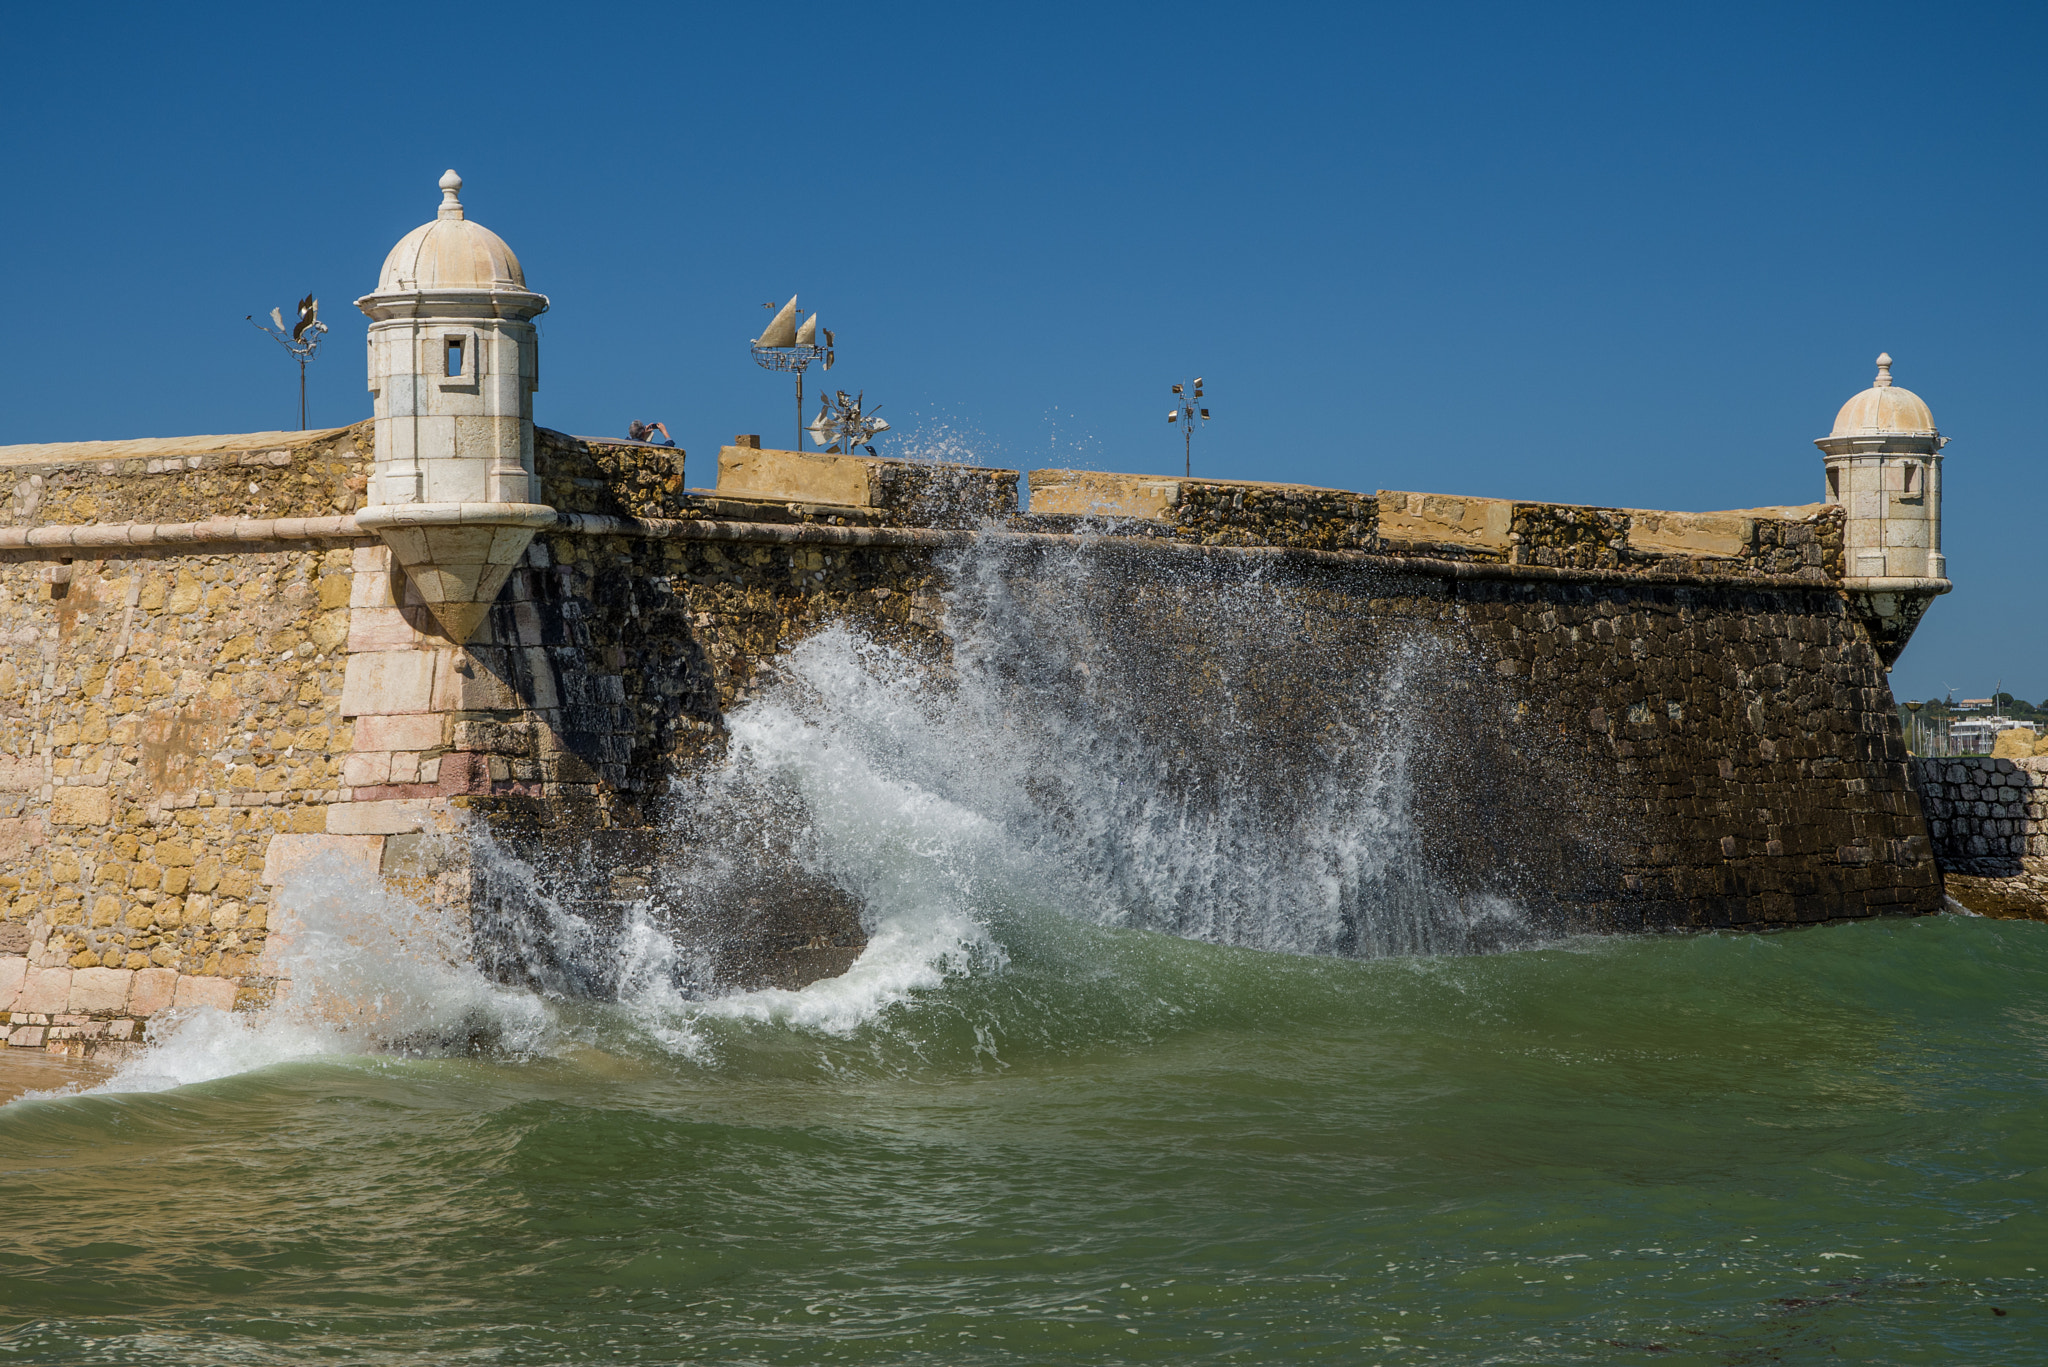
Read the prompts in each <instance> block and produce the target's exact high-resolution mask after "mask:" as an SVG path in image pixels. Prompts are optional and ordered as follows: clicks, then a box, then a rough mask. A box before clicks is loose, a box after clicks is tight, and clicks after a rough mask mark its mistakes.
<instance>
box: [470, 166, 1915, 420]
mask: <svg viewBox="0 0 2048 1367" xmlns="http://www.w3.org/2000/svg"><path fill="white" fill-rule="evenodd" d="M448 174H449V175H451V176H452V175H454V174H455V173H454V172H453V171H450V172H449V173H448ZM443 183H444V184H445V183H446V182H443ZM456 183H457V184H460V183H461V182H460V181H458V182H456ZM1891 386H1892V357H1891V353H1890V352H1888V351H1884V352H1879V353H1878V357H1877V378H1876V379H1875V380H1873V381H1871V388H1873V389H1890V388H1891Z"/></svg>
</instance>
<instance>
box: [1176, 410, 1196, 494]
mask: <svg viewBox="0 0 2048 1367" xmlns="http://www.w3.org/2000/svg"><path fill="white" fill-rule="evenodd" d="M1180 438H1181V460H1182V462H1183V463H1184V464H1185V466H1186V469H1185V471H1184V474H1185V475H1186V477H1187V478H1189V479H1193V478H1194V475H1195V415H1194V414H1193V413H1192V412H1190V413H1189V414H1188V420H1187V426H1186V427H1184V428H1182V429H1181V434H1180Z"/></svg>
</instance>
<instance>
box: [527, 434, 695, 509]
mask: <svg viewBox="0 0 2048 1367" xmlns="http://www.w3.org/2000/svg"><path fill="white" fill-rule="evenodd" d="M534 464H535V469H536V472H537V475H538V480H539V484H540V501H541V502H542V503H545V504H548V505H550V506H551V507H555V508H559V509H561V510H562V511H563V512H568V513H595V514H598V515H601V516H605V517H657V518H687V517H695V516H699V514H698V513H697V512H696V510H695V501H694V500H692V499H691V498H690V497H689V495H688V493H687V492H686V490H685V488H684V478H683V452H682V450H681V449H680V448H678V447H674V446H651V445H648V444H646V443H644V442H635V441H605V440H604V439H602V438H599V437H572V436H568V435H567V434H565V433H561V432H553V431H549V430H548V429H547V428H545V427H538V428H535V429H534Z"/></svg>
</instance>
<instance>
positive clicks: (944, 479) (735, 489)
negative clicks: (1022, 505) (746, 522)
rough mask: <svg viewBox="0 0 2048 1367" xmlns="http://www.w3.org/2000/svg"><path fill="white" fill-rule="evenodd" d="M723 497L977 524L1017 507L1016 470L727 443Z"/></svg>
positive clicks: (911, 521)
mask: <svg viewBox="0 0 2048 1367" xmlns="http://www.w3.org/2000/svg"><path fill="white" fill-rule="evenodd" d="M717 494H718V496H719V497H721V498H724V499H737V500H753V501H758V502H762V503H771V504H773V503H797V504H811V505H818V506H821V507H823V508H828V509H834V510H847V511H851V512H854V513H856V514H861V515H865V516H864V517H863V518H862V520H869V519H871V520H872V521H873V522H874V523H876V524H878V525H884V526H904V527H976V526H980V525H982V524H984V523H987V522H991V521H1001V520H1003V519H1006V518H1009V517H1011V516H1012V515H1014V514H1015V513H1016V511H1017V472H1016V471H1015V470H999V469H993V468H988V467H983V466H979V465H949V464H944V463H941V462H938V461H913V460H893V459H888V458H885V457H879V456H841V455H832V454H827V453H823V452H817V451H778V450H773V449H764V448H762V447H758V446H726V447H721V448H720V449H719V452H718V489H717Z"/></svg>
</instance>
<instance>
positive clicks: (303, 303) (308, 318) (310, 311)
mask: <svg viewBox="0 0 2048 1367" xmlns="http://www.w3.org/2000/svg"><path fill="white" fill-rule="evenodd" d="M242 316H243V317H244V318H245V319H247V320H248V322H249V324H250V326H252V327H254V328H255V329H256V330H257V331H258V332H260V333H263V334H264V335H265V336H267V337H275V338H276V339H277V344H278V345H279V346H281V347H283V348H284V349H285V350H286V351H289V352H290V353H291V354H292V355H293V357H295V358H296V359H297V360H298V363H299V430H300V431H301V432H303V431H305V430H306V362H308V361H310V360H312V359H313V353H314V352H316V351H318V350H319V349H320V334H321V333H323V332H325V331H327V324H325V323H323V322H321V321H320V301H319V300H318V299H315V298H314V297H313V296H312V295H310V294H309V295H307V296H306V297H305V298H304V299H301V300H300V301H299V321H298V322H297V323H296V324H294V325H293V327H292V330H291V331H290V332H286V331H285V328H284V314H283V313H282V312H281V311H280V310H278V309H272V310H271V311H270V321H271V322H273V323H275V324H277V326H276V327H274V328H267V327H265V326H263V324H261V323H259V322H257V321H256V316H255V315H254V314H243V315H242Z"/></svg>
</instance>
